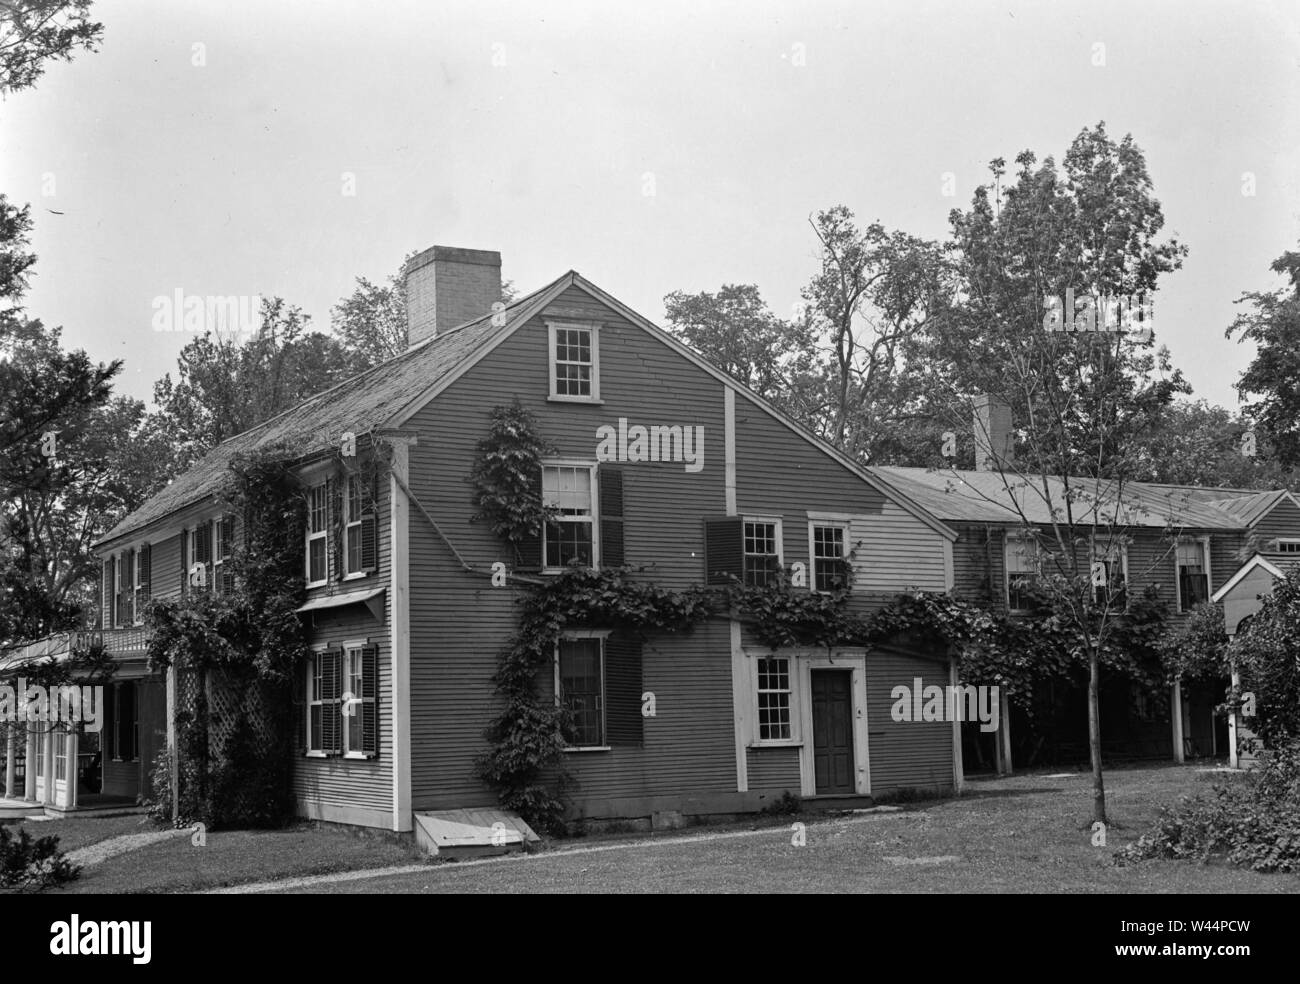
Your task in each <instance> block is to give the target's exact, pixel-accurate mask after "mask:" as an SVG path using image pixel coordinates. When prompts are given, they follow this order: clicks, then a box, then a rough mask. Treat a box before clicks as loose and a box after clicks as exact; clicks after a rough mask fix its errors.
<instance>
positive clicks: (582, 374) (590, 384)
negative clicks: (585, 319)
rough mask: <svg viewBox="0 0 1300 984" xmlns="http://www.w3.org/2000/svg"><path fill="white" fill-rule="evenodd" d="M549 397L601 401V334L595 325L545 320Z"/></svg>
mask: <svg viewBox="0 0 1300 984" xmlns="http://www.w3.org/2000/svg"><path fill="white" fill-rule="evenodd" d="M547 329H548V333H549V338H550V342H549V344H550V376H551V399H553V400H572V401H577V402H584V403H596V402H599V401H600V338H599V332H598V331H597V329H596V327H595V326H594V325H582V324H565V323H559V322H548V323H547Z"/></svg>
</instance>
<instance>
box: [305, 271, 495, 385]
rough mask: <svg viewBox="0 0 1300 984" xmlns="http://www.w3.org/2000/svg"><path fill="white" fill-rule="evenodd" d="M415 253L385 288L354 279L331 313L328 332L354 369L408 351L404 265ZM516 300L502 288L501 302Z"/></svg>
mask: <svg viewBox="0 0 1300 984" xmlns="http://www.w3.org/2000/svg"><path fill="white" fill-rule="evenodd" d="M415 255H416V254H415V253H414V252H412V253H407V254H406V256H405V257H403V258H402V265H401V266H400V267H399V268H398V270H397V272H396V273H395V274H392V275H391V276H390V277H389V278H388V281H387V283H386V284H384V285H382V286H381V285H379V284H376V283H374V282H372V281H370V280H368V279H366V278H365V277H357V286H356V288H355V289H354V290H353V291H352V293H351V294H349V295H348V296H347V297H345V298H343V299H342V300H341V301H339V302H338V304H336V305H334V307H333V308H332V309H331V310H330V328H331V329H332V330H333V332H334V334H335V335H336V336H337V337H338V339H339V341H340V342H341V343H342V344H343V347H344V348H345V349H346V350H347V351H348V352H349V353H351V354H352V355H353V357H354V359H355V362H356V365H358V366H359V367H361V368H366V369H368V368H370V367H371V366H377V365H379V363H381V362H385V361H387V360H388V359H391V358H393V357H394V356H397V355H401V354H402V353H403V352H405V351H406V348H407V323H406V276H405V271H406V264H407V263H408V262H409V261H410V259H411V257H413V256H415ZM514 299H515V285H514V282H513V281H510V280H506V281H504V282H503V283H502V284H501V301H502V303H504V304H509V303H510V302H511V301H513V300H514Z"/></svg>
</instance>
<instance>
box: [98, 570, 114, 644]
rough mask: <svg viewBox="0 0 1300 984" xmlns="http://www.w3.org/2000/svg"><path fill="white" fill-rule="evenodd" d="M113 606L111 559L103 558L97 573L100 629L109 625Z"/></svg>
mask: <svg viewBox="0 0 1300 984" xmlns="http://www.w3.org/2000/svg"><path fill="white" fill-rule="evenodd" d="M112 606H113V558H112V557H105V558H104V562H103V564H102V565H101V566H100V571H99V619H98V624H99V627H100V628H101V629H102V628H104V627H105V626H106V625H108V624H109V619H111V618H112V617H113V616H112Z"/></svg>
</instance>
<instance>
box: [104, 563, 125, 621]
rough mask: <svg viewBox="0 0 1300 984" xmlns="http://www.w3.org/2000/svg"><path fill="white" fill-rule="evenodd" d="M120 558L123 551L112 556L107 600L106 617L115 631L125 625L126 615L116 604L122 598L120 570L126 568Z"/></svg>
mask: <svg viewBox="0 0 1300 984" xmlns="http://www.w3.org/2000/svg"><path fill="white" fill-rule="evenodd" d="M122 558H123V551H121V550H119V551H118V552H117V553H115V554H113V590H112V592H111V597H110V598H109V610H108V617H109V620H110V621H111V622H112V623H113V628H115V629H120V628H123V627H124V626H125V625H126V621H125V620H124V619H123V616H124V615H125V614H126V613H125V612H123V611H122V610H121V608H122V606H121V605H120V604H119V603H118V599H119V598H121V597H122V569H123V568H124V567H126V565H125V564H124V563H122Z"/></svg>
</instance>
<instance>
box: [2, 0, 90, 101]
mask: <svg viewBox="0 0 1300 984" xmlns="http://www.w3.org/2000/svg"><path fill="white" fill-rule="evenodd" d="M103 36H104V25H103V24H98V23H95V22H93V21H91V20H90V0H0V95H3V94H5V93H9V92H17V91H19V90H20V89H27V88H30V87H31V86H33V85H35V84H36V80H37V79H38V78H40V77H41V75H42V74H43V73H44V71H45V63H46V62H47V61H50V60H51V59H54V60H58V59H63V60H64V61H71V60H72V55H73V53H74V52H75V51H76V50H77V49H78V48H84V49H86V50H87V51H94V50H96V46H97V45H98V44H99V42H100V41H101V40H102V38H103Z"/></svg>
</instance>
